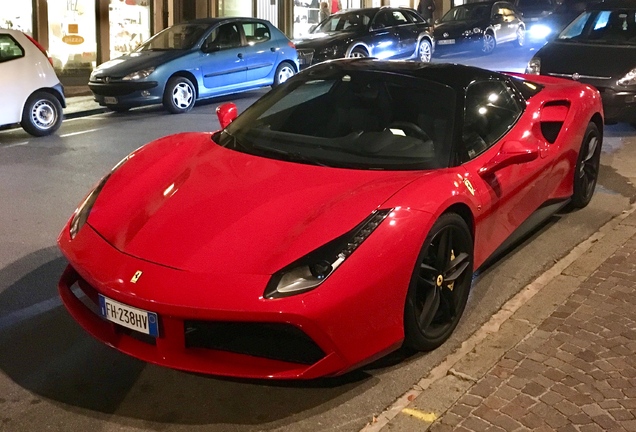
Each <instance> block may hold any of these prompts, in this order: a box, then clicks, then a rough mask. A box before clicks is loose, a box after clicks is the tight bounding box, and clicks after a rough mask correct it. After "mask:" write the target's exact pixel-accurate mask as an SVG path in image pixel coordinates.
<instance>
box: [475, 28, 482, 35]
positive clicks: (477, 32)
mask: <svg viewBox="0 0 636 432" xmlns="http://www.w3.org/2000/svg"><path fill="white" fill-rule="evenodd" d="M473 33H475V34H479V33H481V29H480V28H479V27H475V28H474V29H473Z"/></svg>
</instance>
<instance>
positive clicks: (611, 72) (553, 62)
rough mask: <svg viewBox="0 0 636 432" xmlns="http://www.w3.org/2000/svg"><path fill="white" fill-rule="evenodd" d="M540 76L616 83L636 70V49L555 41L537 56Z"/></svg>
mask: <svg viewBox="0 0 636 432" xmlns="http://www.w3.org/2000/svg"><path fill="white" fill-rule="evenodd" d="M536 57H539V58H540V59H541V73H542V74H548V73H563V74H573V73H578V74H580V75H590V76H596V77H611V78H612V83H611V84H612V85H613V84H614V82H615V80H616V79H618V78H621V77H622V76H624V75H625V74H626V73H627V72H629V71H630V70H631V69H632V68H633V67H634V66H636V47H635V46H633V45H632V46H625V45H608V44H603V45H601V44H587V43H577V42H561V41H553V42H550V43H548V44H547V45H545V46H544V47H543V48H541V49H540V50H539V52H538V53H537V54H536Z"/></svg>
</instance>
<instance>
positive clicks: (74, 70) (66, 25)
mask: <svg viewBox="0 0 636 432" xmlns="http://www.w3.org/2000/svg"><path fill="white" fill-rule="evenodd" d="M48 18H49V20H48V21H49V55H50V56H51V58H52V59H53V66H54V67H55V70H56V71H57V72H58V74H61V75H85V74H88V73H90V71H91V70H92V69H93V68H94V67H95V63H96V60H97V36H96V34H97V31H96V19H95V0H48Z"/></svg>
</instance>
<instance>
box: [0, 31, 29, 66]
mask: <svg viewBox="0 0 636 432" xmlns="http://www.w3.org/2000/svg"><path fill="white" fill-rule="evenodd" d="M3 36H6V37H7V39H8V41H10V42H13V44H14V45H15V47H17V48H19V49H20V55H17V56H16V55H14V56H10V57H4V55H0V63H6V62H10V61H12V60H18V59H21V58H24V56H25V55H26V51H25V49H24V47H23V46H22V45H21V44H20V42H18V41H17V40H16V39H15V38H14V37H13V36H12V35H10V34H9V33H0V38H1V37H3Z"/></svg>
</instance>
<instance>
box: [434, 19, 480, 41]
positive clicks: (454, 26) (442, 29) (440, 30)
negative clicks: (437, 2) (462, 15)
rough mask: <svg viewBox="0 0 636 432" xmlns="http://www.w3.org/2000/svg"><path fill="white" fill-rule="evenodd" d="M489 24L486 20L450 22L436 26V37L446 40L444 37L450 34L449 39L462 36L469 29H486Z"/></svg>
mask: <svg viewBox="0 0 636 432" xmlns="http://www.w3.org/2000/svg"><path fill="white" fill-rule="evenodd" d="M487 25H488V23H487V22H485V21H484V20H468V21H450V22H445V23H440V24H435V30H434V35H435V39H446V38H445V37H444V36H443V35H444V33H448V36H447V37H449V38H454V37H458V36H461V34H462V33H463V32H464V31H466V30H469V29H471V30H472V29H473V28H475V27H479V28H481V29H484V28H485V27H487Z"/></svg>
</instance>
